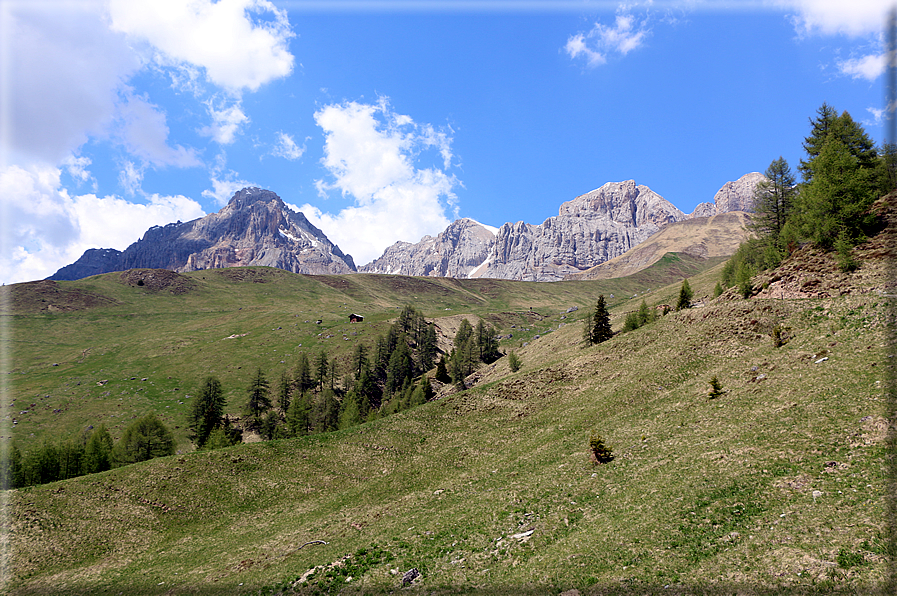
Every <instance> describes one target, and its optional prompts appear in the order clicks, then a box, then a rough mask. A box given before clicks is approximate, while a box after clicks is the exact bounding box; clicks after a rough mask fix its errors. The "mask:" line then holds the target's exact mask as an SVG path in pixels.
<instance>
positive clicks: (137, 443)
mask: <svg viewBox="0 0 897 596" xmlns="http://www.w3.org/2000/svg"><path fill="white" fill-rule="evenodd" d="M173 454H174V436H173V435H172V434H171V431H170V430H168V427H167V426H165V424H164V423H163V422H162V421H161V420H159V419H158V418H157V417H156V415H155V414H147V415H146V416H143V417H141V418H138V419H137V420H135V421H134V422H132V423H131V424H129V425H128V427H127V428H126V429H125V432H124V433H123V434H122V436H121V438H120V439H119V440H118V442H117V443H116V444H115V446H114V447H113V448H112V459H113V460H114V461H115V462H116V463H118V464H119V465H126V464H133V463H136V462H139V461H146V460H148V459H153V458H156V457H163V456H165V455H173Z"/></svg>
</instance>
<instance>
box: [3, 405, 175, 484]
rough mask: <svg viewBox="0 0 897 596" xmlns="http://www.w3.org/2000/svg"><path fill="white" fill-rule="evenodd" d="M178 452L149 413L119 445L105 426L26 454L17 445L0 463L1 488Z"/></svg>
mask: <svg viewBox="0 0 897 596" xmlns="http://www.w3.org/2000/svg"><path fill="white" fill-rule="evenodd" d="M174 452H175V441H174V436H173V435H172V434H171V431H170V430H169V429H168V427H167V426H165V424H164V423H162V421H161V420H159V419H158V418H157V417H156V416H155V415H154V414H147V415H145V416H142V417H140V418H137V419H136V420H134V421H133V422H131V424H129V425H128V426H127V427H126V428H125V431H124V433H122V436H121V438H120V439H119V440H118V441H117V442H114V441H113V440H112V435H111V434H109V430H108V429H107V428H106V426H105V425H103V424H100V425H99V426H98V427H96V428H93V427H91V428H89V429H87V430H86V431H85V432H84V433H82V434H81V436H79V437H78V438H76V439H69V440H67V441H63V442H61V443H58V444H57V443H53V442H50V441H44V442H43V443H42V444H41V445H40V446H39V447H35V448H33V449H31V450H30V451H28V452H27V453H24V454H23V453H22V452H21V451H20V450H19V448H18V447H17V446H16V444H15V442H13V443H12V444H11V445H10V446H9V449H8V452H7V453H6V457H4V458H3V460H2V463H0V488H2V489H9V488H22V487H25V486H33V485H36V484H46V483H48V482H56V481H57V480H66V479H68V478H75V477H76V476H83V475H85V474H93V473H95V472H104V471H106V470H110V469H112V468H116V467H119V466H125V465H128V464H133V463H136V462H139V461H145V460H148V459H153V458H155V457H162V456H165V455H173V454H174Z"/></svg>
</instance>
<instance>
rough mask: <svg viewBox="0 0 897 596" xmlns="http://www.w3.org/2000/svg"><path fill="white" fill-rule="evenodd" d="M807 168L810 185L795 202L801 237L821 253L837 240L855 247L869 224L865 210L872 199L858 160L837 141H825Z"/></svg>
mask: <svg viewBox="0 0 897 596" xmlns="http://www.w3.org/2000/svg"><path fill="white" fill-rule="evenodd" d="M808 167H809V170H810V171H811V172H812V178H811V182H809V183H808V184H806V185H805V186H804V187H803V189H802V191H801V193H800V194H799V195H798V197H797V198H796V205H797V207H798V211H799V213H800V223H801V230H802V232H803V234H804V235H805V236H806V237H807V238H809V239H810V240H812V241H813V242H815V243H816V244H817V245H819V246H821V247H823V248H825V249H829V248H831V247H832V246H834V243H835V240H836V239H837V238H838V237H839V236H842V237H843V238H845V239H846V240H847V241H849V242H853V243H856V242H857V241H858V240H859V239H861V238H862V237H863V229H864V228H865V227H866V226H868V225H869V224H870V223H871V221H872V218H871V216H870V215H869V213H868V209H869V207H870V206H871V205H872V203H873V201H874V200H875V197H876V189H875V187H874V186H872V185H870V184H869V180H868V176H867V175H866V174H865V173H864V172H863V171H862V169H861V167H860V161H859V159H858V158H857V157H856V156H855V155H852V154H851V152H850V151H849V150H848V148H847V146H846V145H844V143H842V142H841V141H840V140H838V139H837V138H829V139H828V140H827V141H825V142H824V143H823V144H822V147H821V148H820V151H819V154H818V155H817V156H816V157H815V159H813V160H812V161H811V162H810V163H809V166H808Z"/></svg>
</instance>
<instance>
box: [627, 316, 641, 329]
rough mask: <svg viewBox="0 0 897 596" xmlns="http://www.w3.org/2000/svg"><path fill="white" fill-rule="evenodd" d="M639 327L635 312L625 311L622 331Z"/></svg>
mask: <svg viewBox="0 0 897 596" xmlns="http://www.w3.org/2000/svg"><path fill="white" fill-rule="evenodd" d="M639 327H641V324H640V323H639V316H638V313H637V312H630V313H626V319H625V320H624V321H623V331H635V330H636V329H638V328H639Z"/></svg>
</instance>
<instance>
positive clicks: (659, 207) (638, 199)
mask: <svg viewBox="0 0 897 596" xmlns="http://www.w3.org/2000/svg"><path fill="white" fill-rule="evenodd" d="M595 215H599V216H605V217H608V218H610V219H612V220H613V221H615V222H619V223H621V224H624V225H628V226H633V227H641V226H644V225H646V224H653V225H655V226H658V227H663V226H665V225H666V224H668V223H672V222H674V221H682V220H683V219H685V218H686V215H685V214H684V213H682V212H681V211H679V209H677V208H676V207H674V206H673V205H672V204H671V203H670V202H669V201H667V200H666V199H664V198H663V197H662V196H660V195H659V194H657V193H656V192H654V191H653V190H651V189H650V188H648V187H647V186H644V185H637V184H636V183H635V180H624V181H623V182H608V183H607V184H605V185H604V186H602V187H601V188H597V189H595V190H593V191H591V192H588V193H586V194H584V195H580V196H578V197H576V198H575V199H573V200H572V201H567V202H566V203H562V204H561V207H560V209H558V216H559V217H564V216H571V217H590V216H595Z"/></svg>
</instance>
